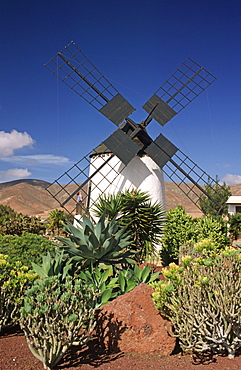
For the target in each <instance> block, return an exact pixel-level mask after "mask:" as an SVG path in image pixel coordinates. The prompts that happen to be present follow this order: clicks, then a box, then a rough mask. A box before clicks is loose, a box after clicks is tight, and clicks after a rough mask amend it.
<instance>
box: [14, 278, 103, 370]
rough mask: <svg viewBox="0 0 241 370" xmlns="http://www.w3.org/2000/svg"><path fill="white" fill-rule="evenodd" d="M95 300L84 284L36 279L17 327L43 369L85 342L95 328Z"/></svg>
mask: <svg viewBox="0 0 241 370" xmlns="http://www.w3.org/2000/svg"><path fill="white" fill-rule="evenodd" d="M95 301H96V296H95V294H94V292H93V289H91V288H90V287H88V286H86V285H84V283H83V280H80V279H77V278H73V277H71V276H69V277H66V280H65V282H64V283H63V282H61V281H60V280H59V278H58V276H52V277H47V278H43V279H38V280H36V281H35V283H34V284H33V286H32V288H30V289H29V290H27V291H26V295H25V298H24V306H23V307H22V308H21V317H20V326H21V328H22V329H23V331H24V334H25V337H26V339H27V343H28V346H29V348H30V350H31V352H32V353H33V355H34V356H35V357H36V358H38V359H39V360H40V361H42V362H43V365H44V368H45V369H52V368H53V367H54V366H55V365H57V364H58V363H59V361H60V360H61V359H62V357H63V356H64V354H65V353H66V351H67V350H68V349H69V348H70V346H72V345H82V344H84V343H86V342H87V340H88V339H89V337H90V334H91V332H92V330H93V328H94V326H95V321H94V316H93V313H94V307H95Z"/></svg>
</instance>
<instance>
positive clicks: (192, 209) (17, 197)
mask: <svg viewBox="0 0 241 370" xmlns="http://www.w3.org/2000/svg"><path fill="white" fill-rule="evenodd" d="M49 185H50V184H49V183H48V182H45V181H42V180H34V179H23V180H16V181H10V182H5V183H0V204H3V205H8V206H10V207H11V208H13V209H14V210H15V211H16V212H19V213H22V214H24V215H29V216H33V215H36V216H40V217H41V218H47V217H48V213H49V212H50V211H51V210H54V209H56V208H59V203H58V202H57V201H56V200H55V199H54V198H53V197H52V196H51V195H50V194H49V193H48V191H47V190H46V188H47V187H48V186H49ZM55 186H56V189H57V185H55ZM72 186H73V185H69V187H72ZM187 187H188V185H187ZM230 188H231V191H232V194H233V195H241V184H237V185H231V186H230ZM165 190H166V209H167V210H169V209H172V208H175V207H176V206H178V205H182V206H183V207H184V208H185V210H186V212H187V213H188V214H190V215H191V216H193V217H200V216H201V215H202V214H201V212H200V210H199V208H198V207H196V206H195V204H194V203H193V202H192V201H191V200H190V199H188V198H187V197H186V196H185V194H184V193H183V192H182V191H181V190H180V189H179V187H178V186H176V185H175V184H174V183H172V182H168V181H165ZM70 193H71V189H70ZM197 193H198V192H197ZM197 199H198V196H196V198H195V197H194V199H193V200H194V201H197ZM72 203H73V202H72ZM73 208H74V203H73V204H72V205H71V209H73Z"/></svg>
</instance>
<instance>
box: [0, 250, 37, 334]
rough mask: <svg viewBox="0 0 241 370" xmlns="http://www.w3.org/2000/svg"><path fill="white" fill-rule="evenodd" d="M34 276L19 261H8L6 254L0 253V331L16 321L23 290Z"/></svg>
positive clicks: (28, 285)
mask: <svg viewBox="0 0 241 370" xmlns="http://www.w3.org/2000/svg"><path fill="white" fill-rule="evenodd" d="M36 277H37V275H36V274H34V273H32V272H31V271H30V270H29V268H28V267H27V266H24V265H22V263H21V262H15V263H14V262H9V257H8V255H3V254H0V331H1V330H2V329H3V328H5V327H7V326H11V325H14V324H16V323H17V322H18V319H19V309H20V307H21V305H22V303H23V294H24V291H25V290H26V289H27V288H29V287H30V285H31V284H32V282H33V281H34V280H35V279H36Z"/></svg>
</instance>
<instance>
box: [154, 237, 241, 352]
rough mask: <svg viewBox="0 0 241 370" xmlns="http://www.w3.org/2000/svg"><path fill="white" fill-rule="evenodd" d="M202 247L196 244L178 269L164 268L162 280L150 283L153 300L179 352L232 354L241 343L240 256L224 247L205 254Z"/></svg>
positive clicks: (175, 266)
mask: <svg viewBox="0 0 241 370" xmlns="http://www.w3.org/2000/svg"><path fill="white" fill-rule="evenodd" d="M205 243H206V244H205ZM205 243H204V245H207V242H205ZM209 246H210V245H209ZM202 247H203V246H200V243H198V245H196V248H194V254H195V257H193V256H183V258H182V260H183V266H182V267H180V266H177V265H175V264H171V265H170V268H169V270H165V269H164V270H163V273H164V275H165V277H166V279H167V280H166V281H162V282H158V283H153V284H152V287H153V288H154V289H155V292H154V293H153V300H154V303H155V304H156V306H157V308H158V309H159V310H160V312H161V313H162V314H164V315H165V316H166V317H168V318H169V319H170V320H171V321H172V322H173V325H174V332H175V335H176V336H177V337H178V338H179V342H180V345H181V347H182V349H183V350H193V351H200V352H205V351H207V350H211V351H213V352H216V353H221V352H223V351H226V352H227V354H228V357H229V358H233V357H234V356H235V353H236V351H237V350H238V349H239V348H240V347H241V305H240V301H241V254H240V251H238V250H234V249H232V248H226V250H224V251H221V252H219V254H216V255H214V254H212V253H211V254H210V251H209V256H206V251H207V250H206V249H202ZM200 250H201V252H200V255H199V256H198V255H197V251H200ZM202 252H204V253H203V254H202ZM210 255H211V257H210Z"/></svg>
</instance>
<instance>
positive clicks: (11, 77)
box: [0, 0, 241, 184]
mask: <svg viewBox="0 0 241 370" xmlns="http://www.w3.org/2000/svg"><path fill="white" fill-rule="evenodd" d="M0 35H1V37H0V46H1V48H0V50H1V52H0V66H1V68H0V131H1V132H0V182H4V181H9V180H13V179H18V178H24V177H26V178H27V177H28V178H35V179H42V180H46V181H50V182H52V181H54V180H55V179H56V178H57V177H59V176H60V175H61V174H62V173H63V172H64V171H65V170H67V169H68V168H69V167H70V166H71V165H72V163H75V162H77V161H78V160H79V159H80V158H81V157H82V156H83V155H85V154H86V153H88V152H89V151H91V150H92V149H93V148H95V147H96V146H97V145H98V144H99V143H100V142H101V141H103V140H104V139H105V138H106V137H107V136H108V135H110V134H111V133H112V132H113V131H114V129H115V128H116V127H115V126H114V125H113V124H112V123H111V122H110V121H108V120H107V119H106V118H105V117H104V116H102V115H101V114H100V113H99V112H98V111H96V110H95V109H94V108H93V107H91V106H90V105H88V103H86V102H85V101H84V100H82V99H81V98H80V97H79V96H78V95H77V94H75V93H74V92H73V91H71V90H70V89H69V88H68V87H67V86H65V85H64V84H63V83H62V82H61V81H59V82H57V79H56V77H54V76H53V75H52V74H51V73H50V72H49V71H48V70H47V69H46V68H45V67H44V64H45V63H46V62H47V61H48V60H49V59H50V58H52V57H53V56H54V55H55V54H56V53H57V52H58V51H60V50H62V49H63V47H64V46H65V45H67V44H68V43H69V42H70V41H71V40H74V41H75V43H76V44H77V45H78V46H79V48H80V49H81V50H82V51H83V52H84V53H85V54H86V55H87V56H88V57H89V59H90V60H91V61H92V62H93V63H94V64H95V65H96V66H97V68H98V69H99V70H100V71H101V72H102V73H103V74H104V75H105V76H106V77H107V78H108V79H109V80H110V81H111V82H112V83H113V84H114V86H115V87H116V88H117V89H118V90H119V91H120V93H121V94H122V95H124V96H125V97H126V98H127V99H128V100H129V101H130V102H131V103H132V105H134V106H135V108H136V109H137V111H136V112H135V113H134V114H133V116H131V117H132V118H133V119H135V120H136V121H137V122H139V121H141V120H143V119H145V118H146V113H145V111H144V110H143V109H142V108H141V106H142V105H143V104H144V103H145V102H146V100H147V99H148V98H150V96H151V95H152V94H153V93H154V92H155V91H156V90H157V89H158V88H159V86H160V85H161V84H162V83H163V82H164V81H165V80H166V79H167V78H168V77H169V76H170V74H171V73H173V72H174V71H175V69H176V68H177V67H178V66H179V65H180V64H181V63H182V62H183V61H184V60H185V59H186V58H187V57H190V58H192V59H193V60H195V61H196V62H197V63H199V64H201V65H202V66H203V67H204V68H206V69H207V70H208V71H210V72H211V73H212V74H214V75H215V76H216V77H217V78H218V79H217V81H216V82H215V83H214V84H213V85H212V86H210V87H209V88H208V90H207V92H204V93H202V95H201V96H199V97H198V98H197V99H196V100H195V101H194V102H192V104H190V105H189V106H188V107H187V108H186V109H184V110H183V111H182V112H181V113H180V114H178V115H177V116H176V117H175V118H174V119H173V120H172V121H171V122H169V123H168V124H167V125H166V126H165V127H164V128H162V127H161V126H159V125H158V124H155V123H151V125H150V131H149V132H150V133H151V135H152V136H153V138H154V137H156V136H157V135H158V134H159V133H160V132H162V133H163V134H164V135H165V136H167V138H168V139H169V140H171V141H172V142H173V143H174V144H175V145H176V146H177V147H178V148H180V149H181V150H182V151H183V152H184V153H185V154H187V155H188V156H189V157H190V158H191V159H192V160H194V161H195V162H196V163H197V164H198V165H199V166H200V167H201V168H202V169H204V170H205V171H206V172H207V173H209V174H210V175H211V176H212V177H215V176H216V175H217V176H218V177H219V179H220V180H225V181H226V183H228V184H231V183H232V184H233V183H241V161H240V141H241V139H240V138H241V135H240V133H241V128H240V117H241V103H240V102H241V42H240V39H241V37H240V36H241V2H240V1H239V0H236V1H232V0H231V1H224V0H223V1H222V0H219V1H218V0H209V1H207V0H202V1H199V0H196V1H185V0H182V1H180V0H169V1H162V0H147V1H142V0H138V1H137V0H123V1H120V2H116V1H97V0H89V1H81V0H48V1H46V0H41V1H33V0H22V1H19V0H1V2H0Z"/></svg>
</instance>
